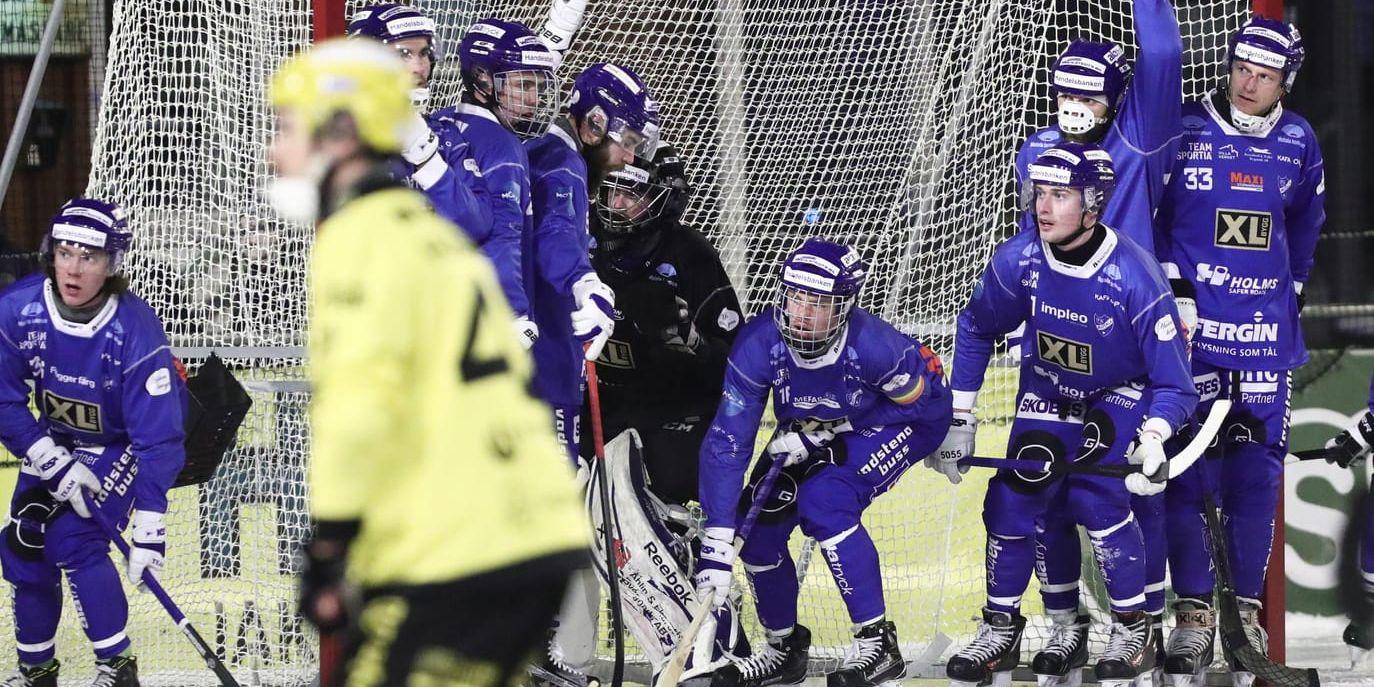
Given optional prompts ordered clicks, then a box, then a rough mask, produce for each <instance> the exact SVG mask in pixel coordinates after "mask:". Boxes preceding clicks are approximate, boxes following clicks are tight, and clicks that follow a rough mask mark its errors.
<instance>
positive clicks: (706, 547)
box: [696, 527, 735, 611]
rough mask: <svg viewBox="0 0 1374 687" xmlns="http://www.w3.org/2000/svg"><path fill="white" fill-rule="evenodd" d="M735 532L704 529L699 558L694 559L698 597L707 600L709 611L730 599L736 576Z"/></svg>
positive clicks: (717, 528)
mask: <svg viewBox="0 0 1374 687" xmlns="http://www.w3.org/2000/svg"><path fill="white" fill-rule="evenodd" d="M734 540H735V530H734V528H731V527H707V528H706V529H705V531H703V532H702V533H701V555H700V556H699V557H698V558H697V574H696V584H697V596H698V597H700V598H701V599H703V600H706V599H709V600H710V602H711V610H713V611H714V610H715V609H717V608H720V607H721V606H723V605H725V598H726V597H727V596H729V595H730V583H731V582H732V581H734V579H735V576H734V573H732V572H731V570H732V569H733V568H734V566H735V542H734Z"/></svg>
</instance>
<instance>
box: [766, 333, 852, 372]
mask: <svg viewBox="0 0 1374 687" xmlns="http://www.w3.org/2000/svg"><path fill="white" fill-rule="evenodd" d="M849 325H850V323H849V322H845V323H844V331H842V332H840V335H839V336H837V337H835V341H834V342H833V343H831V344H830V348H828V349H826V351H825V353H822V354H821V355H818V356H816V357H814V358H806V357H803V356H801V355H798V354H797V352H796V351H794V350H792V347H791V346H787V352H788V353H789V354H790V355H791V356H792V362H794V363H796V365H797V367H800V368H802V369H803V370H819V369H820V368H822V367H829V366H830V365H834V364H835V361H836V360H839V359H840V353H841V352H842V351H844V344H845V342H846V341H848V340H849ZM783 345H784V346H786V345H787V344H783Z"/></svg>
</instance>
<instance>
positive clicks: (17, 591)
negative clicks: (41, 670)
mask: <svg viewBox="0 0 1374 687" xmlns="http://www.w3.org/2000/svg"><path fill="white" fill-rule="evenodd" d="M0 545H2V544H0ZM61 618H62V586H61V584H54V585H51V586H48V585H42V586H40V585H29V584H25V585H17V586H16V587H15V588H14V638H15V644H16V646H17V648H18V650H19V662H20V663H23V664H26V665H31V666H36V665H41V664H43V663H47V662H48V661H49V660H51V659H52V657H53V654H54V653H55V649H54V647H53V640H54V639H55V638H56V637H57V622H58V620H60V619H61Z"/></svg>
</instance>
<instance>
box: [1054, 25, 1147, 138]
mask: <svg viewBox="0 0 1374 687" xmlns="http://www.w3.org/2000/svg"><path fill="white" fill-rule="evenodd" d="M1130 80H1131V65H1130V63H1128V62H1127V61H1126V53H1125V52H1124V51H1123V50H1122V49H1121V46H1119V45H1117V44H1115V43H1094V42H1091V41H1074V42H1073V43H1070V44H1069V47H1068V48H1067V49H1065V50H1064V53H1063V54H1061V55H1060V56H1059V59H1057V60H1055V61H1054V76H1053V90H1054V95H1055V97H1056V98H1057V97H1059V96H1061V95H1076V96H1080V97H1084V98H1093V99H1095V100H1099V101H1101V102H1102V104H1104V105H1106V106H1107V109H1108V111H1109V112H1115V111H1116V109H1117V108H1118V107H1120V105H1121V98H1122V97H1123V96H1124V95H1125V94H1126V85H1127V84H1128V83H1129V82H1130ZM1058 109H1059V128H1060V130H1061V131H1063V132H1064V133H1066V134H1071V135H1082V134H1087V133H1088V132H1090V131H1092V130H1093V129H1094V128H1097V127H1099V126H1103V125H1105V124H1106V123H1107V121H1108V118H1098V117H1096V116H1095V115H1093V114H1092V111H1091V110H1089V109H1088V108H1087V106H1086V105H1082V104H1079V103H1065V104H1062V105H1060V106H1059V108H1058ZM1110 116H1111V115H1108V117H1110Z"/></svg>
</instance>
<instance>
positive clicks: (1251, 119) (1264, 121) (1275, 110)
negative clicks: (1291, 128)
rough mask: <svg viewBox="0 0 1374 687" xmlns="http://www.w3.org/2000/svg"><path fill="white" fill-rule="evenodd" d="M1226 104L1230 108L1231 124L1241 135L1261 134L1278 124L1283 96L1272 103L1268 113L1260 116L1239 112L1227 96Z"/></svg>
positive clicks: (1281, 111)
mask: <svg viewBox="0 0 1374 687" xmlns="http://www.w3.org/2000/svg"><path fill="white" fill-rule="evenodd" d="M1226 103H1227V104H1228V105H1230V106H1231V124H1232V125H1233V126H1235V127H1236V130H1237V131H1239V132H1241V133H1243V134H1262V133H1264V132H1266V131H1269V130H1270V129H1272V128H1274V124H1276V123H1278V121H1279V117H1282V116H1283V96H1279V99H1278V100H1275V101H1274V106H1273V107H1271V108H1269V112H1268V113H1267V114H1262V115H1251V114H1245V113H1244V112H1241V111H1240V108H1238V107H1236V105H1235V103H1232V102H1231V97H1230V95H1229V94H1228V95H1227V97H1226Z"/></svg>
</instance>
